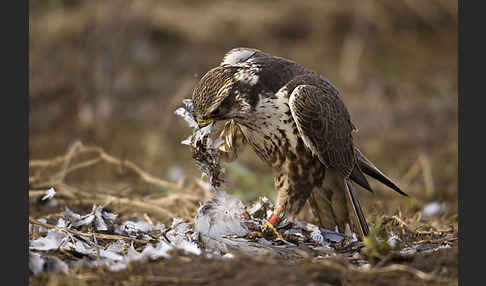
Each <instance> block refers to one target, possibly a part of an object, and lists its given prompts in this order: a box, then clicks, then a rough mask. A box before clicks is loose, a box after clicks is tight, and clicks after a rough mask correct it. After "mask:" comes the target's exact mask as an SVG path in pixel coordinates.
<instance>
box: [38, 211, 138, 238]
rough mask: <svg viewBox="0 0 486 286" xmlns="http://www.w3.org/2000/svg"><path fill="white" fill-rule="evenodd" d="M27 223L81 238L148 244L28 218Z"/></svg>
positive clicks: (120, 236)
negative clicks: (123, 240)
mask: <svg viewBox="0 0 486 286" xmlns="http://www.w3.org/2000/svg"><path fill="white" fill-rule="evenodd" d="M29 222H30V223H31V224H37V225H40V226H43V227H47V228H53V229H57V230H61V231H65V232H69V233H72V234H75V235H81V236H87V237H92V236H95V238H101V239H110V240H120V239H125V240H131V241H134V242H138V243H143V244H146V243H148V241H147V240H142V239H136V238H132V237H127V236H122V235H116V234H104V233H96V232H81V231H78V230H75V229H70V228H67V227H59V226H55V225H52V224H48V223H43V222H40V221H38V220H36V219H34V218H32V217H29Z"/></svg>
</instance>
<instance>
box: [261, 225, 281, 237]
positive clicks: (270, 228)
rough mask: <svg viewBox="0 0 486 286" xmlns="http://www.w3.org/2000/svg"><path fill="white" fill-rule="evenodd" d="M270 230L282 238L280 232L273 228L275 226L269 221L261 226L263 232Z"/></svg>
mask: <svg viewBox="0 0 486 286" xmlns="http://www.w3.org/2000/svg"><path fill="white" fill-rule="evenodd" d="M270 230H271V231H272V232H273V234H275V235H276V236H277V238H278V239H281V240H284V238H283V236H282V235H281V234H280V232H278V230H277V229H276V228H275V226H273V224H271V223H270V222H269V221H267V222H266V223H265V226H264V227H263V232H268V231H270Z"/></svg>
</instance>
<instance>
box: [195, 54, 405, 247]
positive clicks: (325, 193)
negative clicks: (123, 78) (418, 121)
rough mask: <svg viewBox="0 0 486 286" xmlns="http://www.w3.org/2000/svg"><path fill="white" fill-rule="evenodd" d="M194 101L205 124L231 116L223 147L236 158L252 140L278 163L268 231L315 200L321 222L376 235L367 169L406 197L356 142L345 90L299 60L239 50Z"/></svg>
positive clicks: (208, 79) (341, 229) (266, 159)
mask: <svg viewBox="0 0 486 286" xmlns="http://www.w3.org/2000/svg"><path fill="white" fill-rule="evenodd" d="M192 100H193V103H194V116H195V118H196V119H197V122H198V124H199V126H201V127H202V126H205V125H208V124H210V123H212V122H213V121H220V120H221V121H226V124H225V127H224V129H223V132H222V134H221V136H223V137H224V138H225V139H226V141H227V142H226V144H225V145H224V146H223V147H222V148H221V152H222V153H227V154H226V155H227V156H226V157H227V158H229V159H228V160H234V159H235V158H236V156H235V155H234V154H232V152H235V151H234V150H238V149H239V146H240V145H242V144H245V143H248V144H249V145H251V147H252V148H253V149H254V151H255V152H256V154H257V155H258V156H259V157H260V158H261V159H262V160H263V161H264V162H266V163H267V164H268V165H269V166H271V167H272V169H273V173H274V183H275V188H276V191H277V200H276V206H275V211H274V213H273V214H272V215H271V216H270V217H269V218H268V219H267V223H266V229H267V230H271V231H273V232H274V233H275V234H276V235H277V236H278V237H281V236H280V235H279V233H278V231H277V230H276V227H277V225H278V224H279V223H280V222H281V221H282V219H284V218H292V217H293V216H295V215H296V214H297V213H298V212H299V211H300V210H301V209H302V207H303V206H304V204H305V203H306V201H307V200H309V203H310V206H311V208H312V212H313V214H314V215H315V216H316V217H317V218H318V220H319V223H320V226H321V227H323V228H326V229H331V230H334V229H336V228H337V229H338V230H339V232H341V233H346V232H348V233H349V231H353V232H354V233H355V234H357V235H358V237H359V238H360V239H361V238H362V237H363V236H366V235H368V233H369V229H368V224H367V222H366V218H365V215H364V213H363V210H362V208H361V206H360V202H359V200H358V196H357V193H356V191H355V188H354V186H353V183H357V184H358V185H360V186H361V187H363V188H365V189H367V190H369V191H371V192H373V190H372V189H371V187H370V185H369V183H368V181H367V179H366V177H365V176H364V174H367V175H369V176H371V177H372V178H374V179H376V180H378V181H379V182H381V183H383V184H384V185H386V186H388V187H390V188H391V189H393V190H395V191H396V192H398V193H400V194H402V195H406V194H405V193H404V192H403V191H401V190H400V188H398V187H397V186H396V184H395V183H393V182H392V180H390V179H389V178H388V177H387V176H386V175H385V174H383V173H382V172H381V171H380V170H379V169H378V168H377V167H375V166H374V165H373V163H371V162H370V161H369V160H368V159H367V158H366V157H365V156H364V155H363V153H362V152H361V151H360V150H359V149H358V148H357V147H356V146H355V145H354V144H353V138H352V132H353V131H356V127H355V126H354V124H353V123H352V122H351V119H350V115H349V112H348V110H347V108H346V106H345V105H344V102H343V100H342V98H341V96H340V95H339V92H338V90H337V89H336V88H335V87H334V86H333V85H332V84H331V82H330V81H329V80H328V79H327V78H325V77H324V76H322V75H320V74H318V73H317V72H314V71H312V70H310V69H308V68H306V67H304V66H301V65H299V64H297V63H295V62H294V61H291V60H288V59H285V58H281V57H277V56H273V55H271V54H268V53H265V52H263V51H260V50H257V49H251V48H235V49H232V50H231V51H229V52H228V53H227V54H226V55H225V56H224V58H223V60H222V62H221V63H220V65H219V66H217V67H215V68H213V69H211V70H209V71H208V72H207V73H206V74H205V75H204V76H203V77H202V78H201V80H200V81H199V83H197V85H196V86H195V88H194V91H193V94H192ZM225 146H226V147H225ZM227 146H230V147H231V148H232V150H233V151H231V150H228V149H227ZM363 173H364V174H363Z"/></svg>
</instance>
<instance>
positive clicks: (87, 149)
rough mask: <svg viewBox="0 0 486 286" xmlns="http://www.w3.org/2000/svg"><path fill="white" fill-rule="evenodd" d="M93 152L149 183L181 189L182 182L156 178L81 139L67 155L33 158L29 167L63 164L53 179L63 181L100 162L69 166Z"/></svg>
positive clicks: (93, 160)
mask: <svg viewBox="0 0 486 286" xmlns="http://www.w3.org/2000/svg"><path fill="white" fill-rule="evenodd" d="M91 152H94V153H97V155H98V156H99V158H97V159H101V160H103V161H104V162H106V163H109V164H112V165H117V166H122V167H125V168H127V169H129V170H130V171H132V172H134V173H135V174H137V175H138V176H139V177H140V179H142V180H143V181H145V182H147V183H149V184H153V185H157V186H161V187H169V188H174V189H179V187H180V183H179V184H177V183H172V182H168V181H164V180H161V179H159V178H156V177H154V176H152V175H150V174H148V173H146V172H145V171H143V170H142V169H141V168H140V167H138V166H137V165H135V164H134V163H132V162H130V161H126V160H123V161H122V160H120V159H118V158H115V157H113V156H111V155H109V154H108V153H106V152H105V151H104V150H103V149H101V148H99V147H91V146H84V145H83V143H81V142H80V141H77V142H75V143H74V144H73V145H72V146H71V147H70V148H69V150H68V152H67V154H66V155H64V156H60V157H56V158H54V159H50V160H31V161H30V162H29V167H31V168H33V167H51V166H56V165H59V164H63V168H62V170H61V171H60V172H59V173H58V174H56V175H55V176H54V178H55V180H53V181H54V182H62V181H63V179H64V178H65V176H66V175H67V174H68V173H70V172H72V171H75V170H77V169H80V168H83V167H87V166H91V165H93V164H96V163H98V161H96V159H91V160H88V161H85V162H82V163H80V164H78V165H75V166H74V167H71V168H68V166H69V163H70V162H71V159H72V158H73V157H74V156H75V155H77V154H81V153H91Z"/></svg>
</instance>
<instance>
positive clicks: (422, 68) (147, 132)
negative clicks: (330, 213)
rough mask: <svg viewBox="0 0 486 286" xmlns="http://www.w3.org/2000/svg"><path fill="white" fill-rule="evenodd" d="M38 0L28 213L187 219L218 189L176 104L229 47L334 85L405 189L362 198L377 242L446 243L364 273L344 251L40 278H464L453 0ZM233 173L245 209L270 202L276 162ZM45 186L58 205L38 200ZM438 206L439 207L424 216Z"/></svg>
mask: <svg viewBox="0 0 486 286" xmlns="http://www.w3.org/2000/svg"><path fill="white" fill-rule="evenodd" d="M29 3H30V17H29V18H30V36H29V41H30V47H29V61H30V63H29V74H30V78H29V79H30V84H29V88H30V102H29V108H30V110H29V147H30V150H29V151H30V176H29V183H30V192H29V198H30V204H29V214H30V216H31V217H33V218H36V219H37V218H47V219H49V218H53V217H59V216H62V212H63V210H64V207H65V206H69V208H71V209H73V210H76V211H78V212H83V211H89V210H90V209H91V207H92V205H93V203H97V204H103V205H106V207H107V208H108V209H110V210H112V211H114V212H116V213H119V214H120V216H121V217H122V218H123V217H130V216H133V215H135V214H147V216H148V217H150V218H151V219H153V220H157V221H161V222H163V223H169V222H170V220H171V218H172V216H179V217H182V218H184V219H185V220H187V221H191V220H192V219H193V218H194V216H195V214H196V210H197V208H198V207H199V205H200V204H201V202H202V201H203V200H204V199H206V198H208V196H209V193H208V192H207V190H205V189H204V186H203V185H201V184H200V181H198V179H199V178H200V172H199V170H198V169H197V167H196V166H195V165H194V163H193V162H192V160H191V154H190V152H188V151H189V150H188V149H187V148H186V146H183V145H181V144H180V141H182V140H184V139H185V138H186V137H187V136H188V135H189V134H190V133H191V130H190V128H188V127H187V126H186V124H185V122H183V120H181V119H180V118H178V117H176V116H175V115H174V110H175V109H176V108H177V107H179V106H181V101H182V99H184V98H188V97H190V96H191V92H192V88H193V87H194V85H195V83H196V82H197V81H198V79H199V78H200V77H201V76H202V75H203V74H204V73H205V72H206V71H207V70H209V69H210V68H211V67H214V66H215V65H217V64H218V63H219V62H220V61H221V59H222V57H223V55H224V53H225V52H226V51H228V50H230V49H231V48H234V47H238V46H246V47H253V48H258V49H260V50H264V51H267V52H270V53H272V54H275V55H279V56H282V57H286V58H291V59H293V60H295V61H297V62H299V63H301V64H303V65H305V66H307V67H309V68H311V69H313V70H316V71H318V72H320V73H322V74H323V75H325V76H326V77H328V78H329V79H330V80H331V81H332V82H333V83H334V85H335V86H337V88H338V89H339V91H340V93H341V95H342V96H343V98H344V101H345V103H346V105H347V106H348V109H349V111H350V114H351V118H352V120H353V122H354V123H355V124H356V125H357V127H358V128H359V132H358V133H357V134H355V135H354V141H355V143H356V144H357V145H358V146H359V148H360V150H361V151H363V152H364V153H365V154H366V155H367V157H368V158H370V159H371V160H372V161H373V162H374V163H375V165H377V166H378V167H379V168H380V169H382V170H384V171H385V173H387V174H388V175H389V176H390V177H392V178H394V179H395V181H396V182H397V183H398V185H399V186H401V187H402V189H403V190H405V192H407V193H408V194H409V196H410V197H408V198H404V197H401V196H399V195H397V194H395V193H393V192H392V191H389V190H386V189H385V188H384V187H382V186H380V185H378V184H375V183H374V182H371V183H372V187H374V189H375V194H369V193H367V192H365V191H362V192H360V199H361V200H362V205H363V206H364V209H365V213H366V215H367V219H368V220H369V222H370V224H371V225H374V224H376V222H377V221H378V220H382V221H383V228H382V232H381V233H379V236H384V235H385V234H386V231H389V230H393V231H394V232H395V233H397V234H398V235H399V237H400V239H402V240H403V241H405V242H407V243H410V244H414V245H419V244H420V243H421V242H423V241H428V242H430V241H435V242H436V245H447V248H442V249H439V250H437V251H425V250H424V251H419V252H417V253H414V254H410V255H397V254H396V253H393V252H387V253H386V254H384V255H379V256H378V257H377V261H376V264H375V263H374V265H372V266H371V267H370V268H369V269H365V268H362V267H358V266H356V265H355V263H353V259H352V257H351V258H350V257H347V256H345V255H338V256H334V257H331V258H326V259H323V258H316V257H308V258H305V259H301V260H296V261H288V260H282V259H278V258H272V257H249V256H245V255H239V254H236V255H235V258H233V259H224V260H223V259H208V258H204V256H190V255H185V254H175V257H174V258H172V259H162V260H157V261H152V262H148V263H134V264H133V265H131V266H130V267H129V268H128V269H126V270H123V271H121V272H110V271H108V270H106V269H83V270H80V271H78V272H76V273H69V274H67V275H65V274H53V273H49V274H47V273H43V274H41V275H39V276H33V275H32V276H30V278H29V279H30V284H31V285H152V284H162V285H164V284H181V285H199V284H207V285H228V284H230V283H232V284H235V285H240V284H241V285H259V284H265V285H391V284H392V283H393V285H457V277H458V270H457V268H458V261H457V255H458V247H457V229H458V227H457V221H458V220H457V203H458V202H457V169H458V165H457V164H458V162H457V2H456V1H448V0H447V1H444V0H437V1H418V0H417V1H400V2H393V3H392V2H389V1H386V0H380V1H373V2H369V1H366V2H363V1H345V2H339V4H338V3H337V2H331V1H314V0H313V1H303V2H297V1H288V0H280V1H246V2H243V1H210V2H202V1H201V2H199V1H186V0H185V1H175V0H174V1H155V0H144V1H80V0H60V1H40V0H30V1H29ZM76 142H82V143H76ZM80 146H82V147H80ZM227 170H228V174H227V182H226V184H225V186H224V190H225V191H227V192H229V193H233V194H236V195H237V196H238V197H240V198H241V199H242V200H243V201H244V202H245V203H248V202H251V201H253V200H255V199H256V198H257V197H259V196H261V195H266V196H268V197H269V198H270V199H274V198H275V192H274V190H273V182H272V174H271V172H270V170H269V168H268V167H267V166H265V165H264V164H263V163H261V162H260V161H259V160H258V158H257V157H256V155H255V154H253V152H252V151H251V150H250V149H249V148H247V149H246V150H244V153H243V154H242V155H241V156H240V159H239V160H238V162H236V163H232V164H230V165H228V166H227ZM49 187H55V188H56V191H57V194H56V197H55V203H42V202H41V200H40V196H41V194H42V193H43V191H44V190H46V189H48V188H49ZM433 202H437V203H439V204H440V205H441V206H442V207H441V211H440V212H438V213H436V214H434V215H432V216H426V215H424V207H425V206H427V205H428V204H430V203H433ZM302 217H305V218H306V219H309V220H312V217H309V215H308V214H306V213H303V214H302ZM365 249H366V248H363V250H362V251H365ZM368 249H370V248H368ZM369 253H370V252H369ZM370 255H371V254H370Z"/></svg>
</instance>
